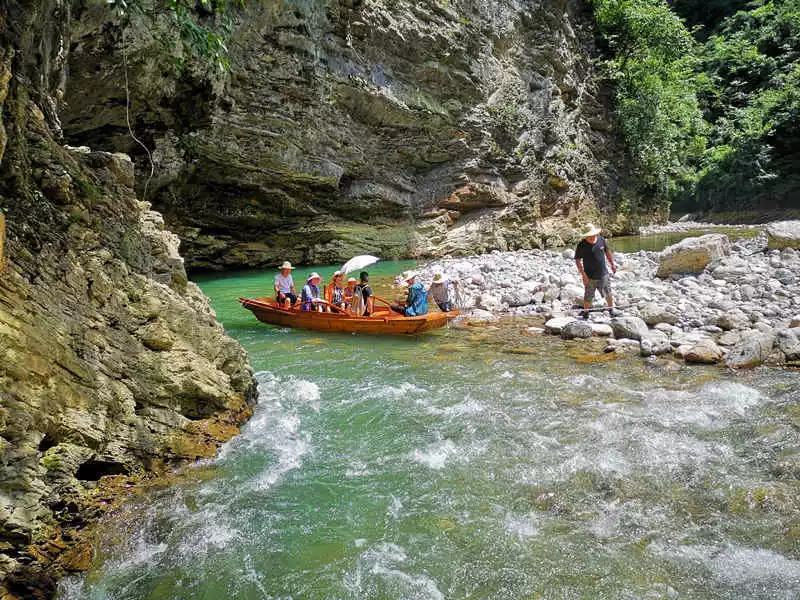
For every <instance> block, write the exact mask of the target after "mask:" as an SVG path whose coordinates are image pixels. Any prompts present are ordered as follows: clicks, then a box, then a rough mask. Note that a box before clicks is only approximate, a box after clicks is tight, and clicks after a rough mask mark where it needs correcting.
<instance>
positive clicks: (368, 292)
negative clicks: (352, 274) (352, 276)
mask: <svg viewBox="0 0 800 600" xmlns="http://www.w3.org/2000/svg"><path fill="white" fill-rule="evenodd" d="M358 287H359V288H360V291H361V297H362V298H364V304H365V305H366V303H367V299H368V298H369V297H370V296H372V288H371V287H369V284H368V283H362V284H360V285H359V286H358Z"/></svg>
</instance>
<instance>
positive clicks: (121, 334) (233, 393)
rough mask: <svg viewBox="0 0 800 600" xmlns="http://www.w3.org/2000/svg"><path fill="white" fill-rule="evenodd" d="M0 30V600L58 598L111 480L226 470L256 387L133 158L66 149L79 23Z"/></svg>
mask: <svg viewBox="0 0 800 600" xmlns="http://www.w3.org/2000/svg"><path fill="white" fill-rule="evenodd" d="M0 14H2V19H0V108H1V109H2V112H1V113H0V114H1V115H2V125H1V126H0V207H2V209H3V210H4V211H5V221H6V227H7V239H6V244H5V251H6V254H7V256H6V259H7V264H6V268H5V270H4V271H3V272H1V273H0V597H4V598H5V597H6V596H5V595H4V593H12V594H14V595H15V596H14V597H16V596H19V597H26V598H27V597H49V595H50V594H51V593H52V590H53V585H54V577H55V576H57V574H58V572H59V569H60V568H65V567H67V568H68V567H69V566H70V564H73V565H74V564H75V563H74V562H73V563H71V562H70V561H71V560H73V559H74V558H75V556H74V553H73V554H72V555H71V552H72V550H70V544H71V542H73V541H74V540H75V531H76V529H78V528H80V526H81V525H82V524H83V523H84V522H85V520H86V519H88V518H91V517H92V515H93V514H95V513H96V511H97V501H96V500H92V497H93V496H96V494H97V493H98V490H100V489H101V488H102V485H101V486H100V487H98V485H99V483H98V480H100V478H101V477H103V476H105V475H120V476H134V477H135V476H136V474H140V473H142V472H145V471H153V470H155V471H158V470H161V469H163V468H165V467H166V466H168V465H170V464H172V463H174V462H176V461H181V460H187V459H194V458H197V457H202V456H210V455H213V453H214V452H215V450H216V447H217V445H218V444H219V443H220V442H221V441H223V440H226V439H228V438H230V437H231V436H232V435H234V434H235V433H236V432H237V425H238V424H239V423H241V422H242V421H243V420H244V419H245V418H246V417H247V416H248V414H249V413H250V403H251V401H252V399H253V395H254V387H253V386H254V384H253V378H252V372H251V370H250V367H249V366H248V365H247V362H246V357H245V353H244V351H243V349H242V348H241V347H240V346H239V344H238V343H236V342H235V341H233V340H232V339H230V338H228V337H227V336H225V334H224V332H223V330H222V327H221V326H220V325H219V324H218V323H217V322H216V320H215V318H214V313H213V311H212V310H211V309H210V307H209V305H208V301H207V299H206V298H205V296H204V295H203V294H202V293H201V292H200V290H199V289H198V288H197V287H196V286H195V285H194V284H192V283H189V282H187V278H186V273H185V270H184V267H183V261H182V259H181V257H180V256H179V255H178V253H177V248H178V239H177V237H176V236H175V235H174V234H172V233H170V232H168V231H166V230H165V229H164V227H163V221H162V219H161V216H160V215H159V214H158V213H155V212H153V211H151V210H150V209H149V205H148V204H146V203H144V202H140V201H139V200H137V198H136V196H135V194H134V189H133V185H134V169H133V165H132V163H131V161H130V159H129V158H128V157H127V156H125V155H120V154H109V153H104V152H91V151H89V150H88V149H81V150H76V149H70V148H65V147H64V146H63V145H61V144H60V143H59V142H58V141H57V138H58V135H59V129H58V120H57V113H56V110H55V109H56V103H57V99H58V97H59V96H60V91H61V90H62V89H63V84H64V79H63V66H64V61H65V60H66V56H67V52H68V36H67V29H66V25H68V23H69V6H68V5H67V4H66V3H65V2H63V0H44V1H41V0H37V1H36V2H34V1H28V0H23V1H18V2H9V1H0ZM103 481H107V479H106V480H103ZM54 562H55V563H57V564H58V565H60V566H57V567H56V568H53V563H54ZM78 562H80V561H78Z"/></svg>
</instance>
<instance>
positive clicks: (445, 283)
mask: <svg viewBox="0 0 800 600" xmlns="http://www.w3.org/2000/svg"><path fill="white" fill-rule="evenodd" d="M451 285H452V286H454V287H458V281H455V280H450V279H447V278H445V276H444V274H443V273H442V272H441V271H439V272H436V273H434V274H433V281H432V282H431V285H430V287H429V288H428V294H429V295H430V297H431V298H432V299H433V301H434V302H436V304H437V306H438V307H439V310H441V311H442V312H450V311H451V310H453V301H452V300H451V299H450V286H451Z"/></svg>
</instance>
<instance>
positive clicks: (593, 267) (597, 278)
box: [575, 223, 617, 319]
mask: <svg viewBox="0 0 800 600" xmlns="http://www.w3.org/2000/svg"><path fill="white" fill-rule="evenodd" d="M600 231H601V230H600V228H599V227H595V226H594V224H592V223H588V224H587V225H586V231H585V232H584V234H583V239H582V240H581V241H580V242H579V243H578V247H577V248H575V266H577V267H578V272H579V273H580V274H581V277H582V278H583V312H582V313H581V317H583V318H584V319H585V318H587V317H588V316H589V312H588V311H589V309H590V308H591V306H592V302H593V301H594V294H595V292H600V295H601V296H603V297H604V298H605V299H606V304H608V310H609V311H610V312H613V310H614V309H613V308H612V307H613V306H614V299H613V298H612V297H611V277H610V276H609V274H608V268H607V267H606V259H608V263H609V264H610V265H611V271H612V272H614V273H616V272H617V266H616V265H615V264H614V257H613V256H611V251H610V250H609V249H608V245H607V244H606V240H605V239H604V238H603V237H602V236H601V235H600Z"/></svg>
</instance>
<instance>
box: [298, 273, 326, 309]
mask: <svg viewBox="0 0 800 600" xmlns="http://www.w3.org/2000/svg"><path fill="white" fill-rule="evenodd" d="M321 281H322V278H321V277H320V276H319V274H318V273H311V275H309V276H308V279H306V284H305V285H304V286H303V291H302V292H301V294H300V303H301V305H300V308H301V309H302V310H319V311H322V306H323V304H322V298H320V295H319V284H320V282H321Z"/></svg>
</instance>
